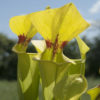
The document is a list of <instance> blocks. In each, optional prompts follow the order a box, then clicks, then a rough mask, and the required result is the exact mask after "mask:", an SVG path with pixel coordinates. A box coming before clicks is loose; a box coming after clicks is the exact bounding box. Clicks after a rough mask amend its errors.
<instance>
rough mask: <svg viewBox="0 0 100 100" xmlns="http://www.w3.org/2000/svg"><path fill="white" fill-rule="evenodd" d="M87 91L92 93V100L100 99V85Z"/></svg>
mask: <svg viewBox="0 0 100 100" xmlns="http://www.w3.org/2000/svg"><path fill="white" fill-rule="evenodd" d="M87 93H88V94H89V95H90V97H91V100H100V86H97V87H95V88H92V89H90V90H88V91H87Z"/></svg>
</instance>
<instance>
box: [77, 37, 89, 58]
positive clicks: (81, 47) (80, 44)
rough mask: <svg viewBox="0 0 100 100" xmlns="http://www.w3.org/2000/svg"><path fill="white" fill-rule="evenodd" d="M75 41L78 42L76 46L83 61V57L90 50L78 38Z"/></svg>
mask: <svg viewBox="0 0 100 100" xmlns="http://www.w3.org/2000/svg"><path fill="white" fill-rule="evenodd" d="M76 40H77V42H78V46H79V49H80V53H81V58H82V59H85V55H86V53H87V52H88V51H89V50H90V48H89V47H88V46H87V45H86V44H85V42H84V41H83V40H82V39H81V38H80V37H79V36H77V37H76Z"/></svg>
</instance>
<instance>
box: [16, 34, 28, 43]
mask: <svg viewBox="0 0 100 100" xmlns="http://www.w3.org/2000/svg"><path fill="white" fill-rule="evenodd" d="M18 38H19V40H18V43H24V42H25V40H26V37H25V36H24V34H23V35H19V36H18Z"/></svg>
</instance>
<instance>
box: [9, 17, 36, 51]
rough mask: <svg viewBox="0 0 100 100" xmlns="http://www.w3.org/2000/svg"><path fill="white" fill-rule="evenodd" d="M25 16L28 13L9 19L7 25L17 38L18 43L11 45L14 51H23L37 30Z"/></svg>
mask: <svg viewBox="0 0 100 100" xmlns="http://www.w3.org/2000/svg"><path fill="white" fill-rule="evenodd" d="M27 17H28V15H22V16H15V17H12V18H11V19H10V22H9V26H10V28H11V30H12V32H14V33H15V34H16V35H17V36H18V39H19V40H18V44H16V45H15V46H14V47H13V51H15V52H25V51H26V49H27V45H28V43H29V42H30V40H31V38H32V37H33V36H34V35H35V34H36V32H37V31H36V29H35V28H34V26H33V25H32V23H31V21H30V20H29V19H27Z"/></svg>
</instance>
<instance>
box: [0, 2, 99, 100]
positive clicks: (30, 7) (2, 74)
mask: <svg viewBox="0 0 100 100" xmlns="http://www.w3.org/2000/svg"><path fill="white" fill-rule="evenodd" d="M68 2H73V3H74V4H75V5H76V6H77V8H78V10H79V11H80V13H81V14H82V16H83V17H84V18H85V19H86V20H87V21H88V22H89V23H90V24H91V27H90V28H88V29H87V30H86V31H85V32H83V33H82V34H81V35H80V36H81V37H82V39H83V40H84V41H85V42H86V44H87V45H88V46H89V47H90V51H89V52H88V53H87V59H86V77H87V80H88V84H89V87H88V88H92V87H94V86H96V85H98V84H100V0H79V1H78V0H36V1H35V0H8V1H7V0H2V1H0V100H18V95H17V83H16V79H17V55H16V54H15V53H14V52H12V50H11V49H12V47H13V46H14V45H15V43H16V42H17V36H16V35H15V34H14V33H12V32H11V30H10V28H9V19H10V18H11V17H13V16H17V15H24V14H28V13H31V12H35V11H39V10H44V9H45V7H46V6H48V5H50V6H51V8H56V7H60V6H62V5H64V4H66V3H68ZM33 39H42V37H41V36H40V35H39V34H37V35H36V36H35V37H34V38H33ZM27 52H36V50H35V48H34V47H33V46H32V45H31V44H30V45H29V47H28V50H27ZM64 54H65V55H66V56H68V57H69V58H74V59H75V58H80V53H79V48H78V46H77V42H76V40H72V41H71V42H69V43H68V45H66V47H65V48H64Z"/></svg>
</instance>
